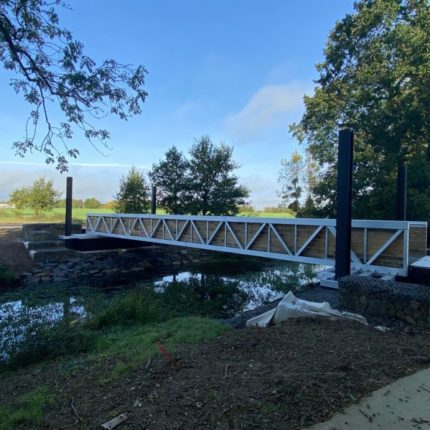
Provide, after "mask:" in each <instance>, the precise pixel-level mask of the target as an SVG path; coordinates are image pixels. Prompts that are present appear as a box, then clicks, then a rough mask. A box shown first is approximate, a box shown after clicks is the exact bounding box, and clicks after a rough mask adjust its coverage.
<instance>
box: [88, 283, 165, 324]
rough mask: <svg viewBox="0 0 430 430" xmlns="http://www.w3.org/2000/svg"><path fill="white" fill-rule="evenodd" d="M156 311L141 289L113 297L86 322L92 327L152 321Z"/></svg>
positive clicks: (148, 296)
mask: <svg viewBox="0 0 430 430" xmlns="http://www.w3.org/2000/svg"><path fill="white" fill-rule="evenodd" d="M156 315H157V312H156V309H155V303H154V301H153V300H152V299H151V296H150V295H149V294H148V295H145V294H144V293H143V292H141V291H132V292H129V293H128V294H126V295H122V296H119V297H115V298H114V299H112V301H111V302H110V303H109V305H107V307H106V308H105V309H100V310H99V311H97V313H95V314H94V315H93V316H92V317H91V319H90V320H89V322H88V326H89V327H90V328H92V329H102V328H107V327H112V326H115V325H121V326H127V325H131V324H146V323H148V322H151V321H154V319H155V318H156Z"/></svg>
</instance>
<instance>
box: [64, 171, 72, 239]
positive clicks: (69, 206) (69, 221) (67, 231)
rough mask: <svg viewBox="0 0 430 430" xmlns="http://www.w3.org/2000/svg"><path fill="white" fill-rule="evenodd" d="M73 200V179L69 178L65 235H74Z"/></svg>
mask: <svg viewBox="0 0 430 430" xmlns="http://www.w3.org/2000/svg"><path fill="white" fill-rule="evenodd" d="M72 199H73V178H72V177H70V176H68V177H67V180H66V219H65V223H64V235H65V236H71V235H72Z"/></svg>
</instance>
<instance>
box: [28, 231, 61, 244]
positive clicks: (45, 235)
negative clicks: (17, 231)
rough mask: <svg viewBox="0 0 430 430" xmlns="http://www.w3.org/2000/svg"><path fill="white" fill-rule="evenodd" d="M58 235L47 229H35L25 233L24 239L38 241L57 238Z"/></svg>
mask: <svg viewBox="0 0 430 430" xmlns="http://www.w3.org/2000/svg"><path fill="white" fill-rule="evenodd" d="M57 239H58V235H57V234H55V233H54V232H52V231H49V230H35V231H29V232H28V233H27V234H26V241H28V242H39V241H47V240H57Z"/></svg>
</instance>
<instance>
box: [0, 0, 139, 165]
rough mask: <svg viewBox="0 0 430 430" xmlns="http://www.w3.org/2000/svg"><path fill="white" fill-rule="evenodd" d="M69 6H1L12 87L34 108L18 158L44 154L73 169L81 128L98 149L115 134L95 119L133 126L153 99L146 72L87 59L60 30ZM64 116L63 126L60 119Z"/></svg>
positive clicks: (0, 49)
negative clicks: (62, 11)
mask: <svg viewBox="0 0 430 430" xmlns="http://www.w3.org/2000/svg"><path fill="white" fill-rule="evenodd" d="M61 6H63V2H62V1H61V0H0V62H1V63H2V64H3V67H4V68H5V69H7V70H10V71H11V72H12V73H13V77H12V78H11V85H12V86H13V88H14V90H15V91H16V92H17V93H19V94H21V95H22V96H23V97H24V99H25V100H26V101H27V102H28V103H30V105H31V106H32V107H31V111H30V115H29V118H28V120H27V123H26V126H25V137H24V138H23V139H22V140H19V141H16V142H14V147H15V150H16V153H17V154H18V155H20V156H24V155H25V154H26V153H27V152H32V151H40V152H42V153H43V154H44V156H45V160H46V162H47V163H48V164H49V163H55V164H56V167H57V169H59V170H60V171H65V170H67V161H68V159H70V158H76V157H77V155H78V150H77V148H75V147H74V146H70V143H71V141H72V138H74V132H75V130H80V131H81V133H82V134H83V136H84V137H85V138H86V139H87V140H88V141H90V142H91V143H92V144H93V145H95V146H96V147H98V146H99V145H100V144H101V145H103V146H104V145H106V141H107V140H108V139H109V132H108V130H105V129H99V128H97V127H96V126H95V125H94V123H93V121H94V119H96V118H101V117H105V116H106V115H107V114H113V115H117V116H118V117H119V118H121V119H124V120H126V119H127V118H128V117H130V116H131V115H135V114H139V113H140V112H141V107H142V103H143V102H144V100H145V97H146V96H147V93H146V92H145V91H144V89H143V85H144V75H145V72H146V71H145V69H144V67H143V66H138V67H137V68H133V67H130V66H129V65H123V64H120V63H117V62H116V61H114V60H112V59H107V60H105V61H103V62H102V63H101V64H96V63H95V61H94V60H92V59H91V58H90V57H88V56H87V55H85V53H84V49H83V45H82V43H81V42H79V41H77V40H74V39H73V37H72V34H71V32H70V31H69V30H68V29H65V28H62V27H60V25H59V17H58V11H57V9H58V8H59V7H61ZM58 111H60V112H61V114H62V115H63V118H64V119H63V120H60V121H59V122H56V121H54V119H53V118H54V117H57V114H58Z"/></svg>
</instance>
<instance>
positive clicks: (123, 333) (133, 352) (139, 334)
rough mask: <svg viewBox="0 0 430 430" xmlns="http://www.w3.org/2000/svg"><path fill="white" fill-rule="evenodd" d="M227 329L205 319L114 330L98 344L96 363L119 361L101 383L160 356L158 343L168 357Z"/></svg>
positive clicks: (170, 321)
mask: <svg viewBox="0 0 430 430" xmlns="http://www.w3.org/2000/svg"><path fill="white" fill-rule="evenodd" d="M228 329H229V328H228V326H226V325H225V324H221V323H218V322H216V321H213V320H210V319H208V318H201V317H195V316H193V317H180V318H173V319H170V320H169V321H165V322H162V323H152V324H147V325H140V326H134V327H115V328H114V329H112V330H110V331H109V332H107V333H106V334H104V335H103V336H101V337H100V338H99V340H98V342H97V345H96V348H95V353H96V354H98V356H96V355H94V357H97V360H103V359H104V358H106V357H109V358H112V357H115V358H116V359H117V360H118V361H117V363H116V364H115V366H114V368H113V369H112V370H111V371H110V372H106V373H105V375H104V377H103V381H102V382H104V383H108V382H111V381H113V380H116V379H117V378H118V377H119V376H121V375H123V374H124V373H126V372H128V371H130V370H132V369H135V368H136V367H138V366H139V365H142V364H144V363H146V362H147V360H148V359H149V358H150V357H153V356H154V355H159V354H160V350H159V349H158V347H157V343H159V344H161V345H162V346H163V348H165V349H166V350H167V351H169V352H170V353H173V352H174V351H175V350H176V349H177V348H178V346H179V345H181V344H184V343H190V344H191V343H197V342H200V341H202V340H207V339H214V338H216V337H218V336H220V335H221V334H223V333H225V332H226V331H227V330H228Z"/></svg>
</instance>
